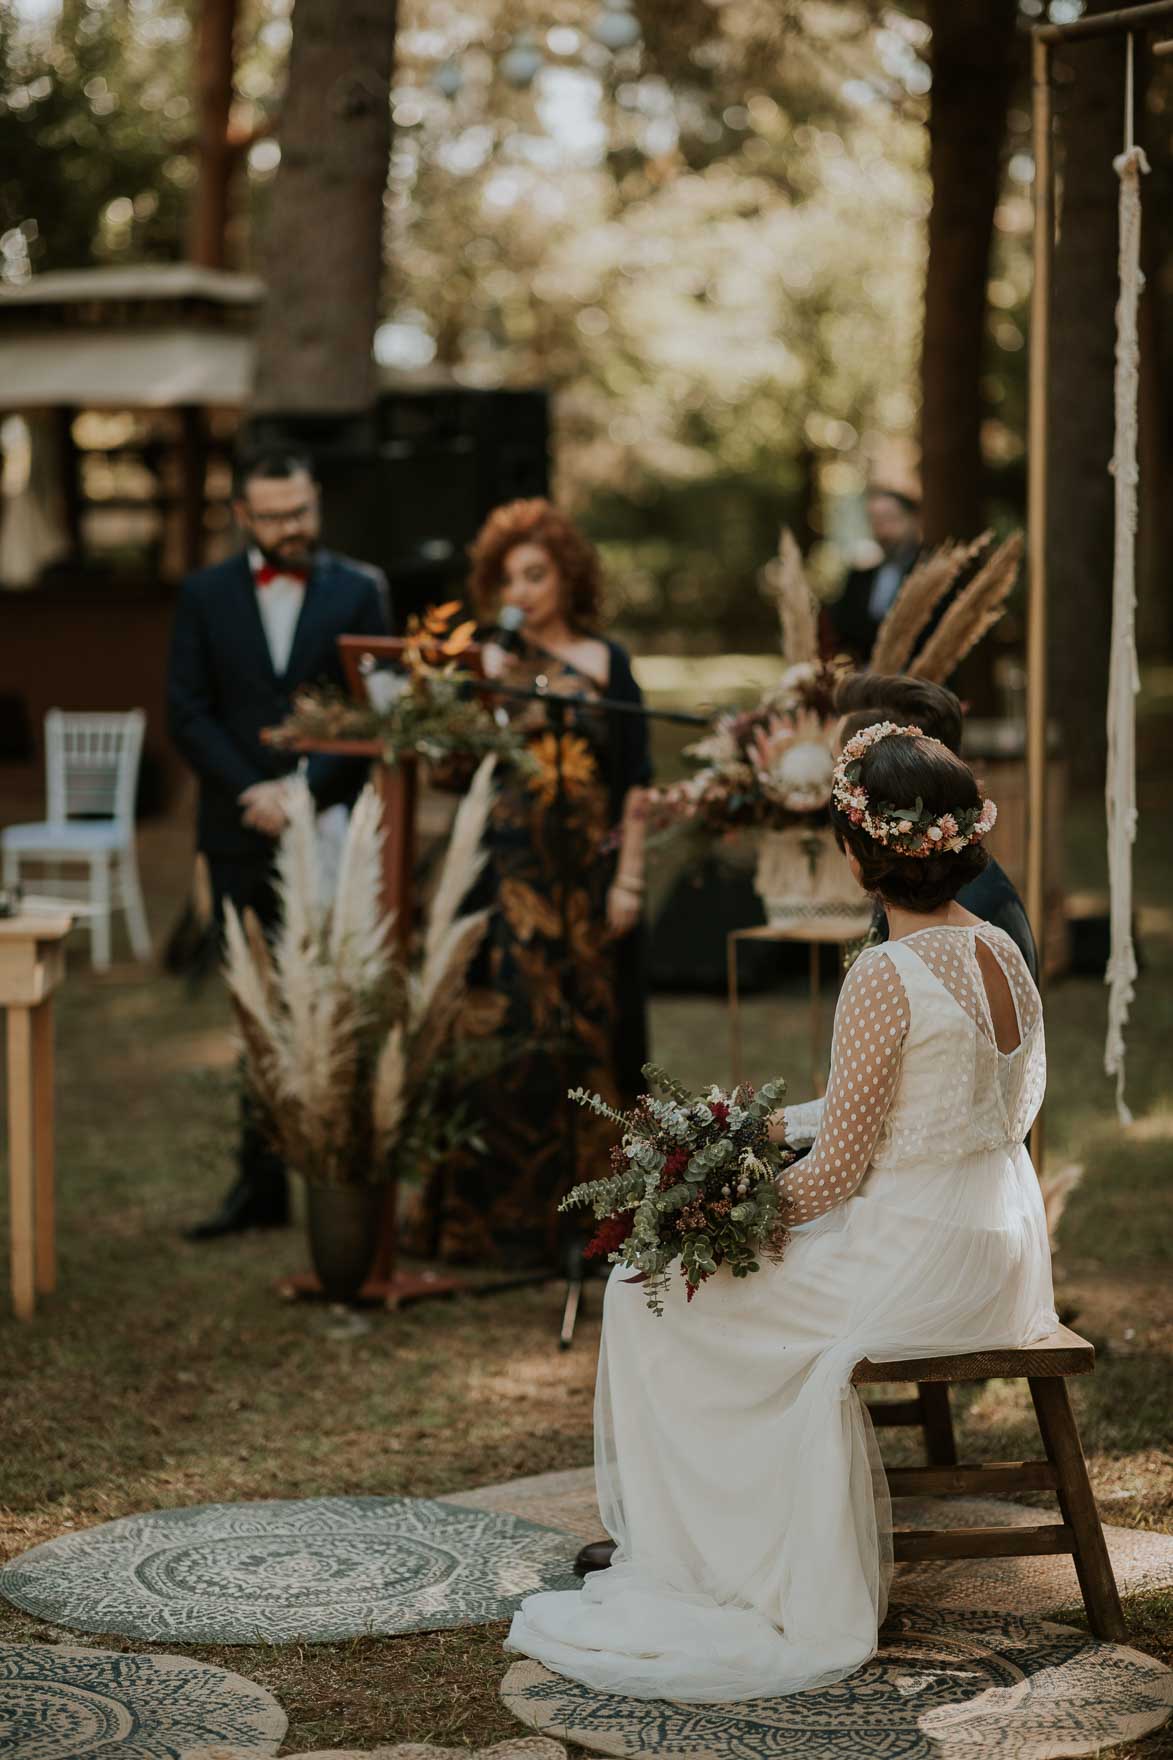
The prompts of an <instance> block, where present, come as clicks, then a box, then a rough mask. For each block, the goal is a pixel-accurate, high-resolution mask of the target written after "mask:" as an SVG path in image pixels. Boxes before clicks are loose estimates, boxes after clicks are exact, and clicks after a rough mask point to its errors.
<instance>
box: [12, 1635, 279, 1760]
mask: <svg viewBox="0 0 1173 1760" xmlns="http://www.w3.org/2000/svg"><path fill="white" fill-rule="evenodd" d="M285 1728H286V1717H285V1713H284V1712H283V1711H282V1709H281V1707H280V1706H279V1705H278V1703H277V1701H276V1699H274V1698H273V1696H272V1694H271V1693H267V1692H266V1691H265V1690H264V1688H263V1687H258V1686H256V1685H255V1684H254V1683H253V1682H252V1681H246V1680H242V1679H241V1677H240V1675H238V1674H229V1673H228V1672H227V1671H226V1670H225V1669H222V1668H211V1667H209V1666H208V1665H207V1664H206V1663H202V1662H192V1661H191V1659H190V1658H189V1657H186V1656H127V1655H123V1654H121V1653H120V1652H118V1651H114V1650H74V1649H66V1648H63V1647H62V1646H60V1645H57V1644H0V1754H2V1755H11V1756H12V1757H13V1760H183V1757H184V1756H186V1755H188V1754H190V1753H191V1751H192V1750H193V1749H195V1748H206V1747H207V1746H209V1745H210V1744H212V1743H220V1744H224V1743H231V1745H232V1748H233V1751H234V1752H235V1753H238V1754H239V1755H241V1756H242V1757H243V1756H252V1755H255V1756H258V1757H259V1756H261V1755H268V1754H275V1753H276V1752H277V1747H278V1744H279V1743H280V1741H281V1737H282V1736H283V1735H284V1734H285Z"/></svg>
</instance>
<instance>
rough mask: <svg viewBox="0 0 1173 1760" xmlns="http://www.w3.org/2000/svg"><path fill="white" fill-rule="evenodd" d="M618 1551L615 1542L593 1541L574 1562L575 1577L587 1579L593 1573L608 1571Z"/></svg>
mask: <svg viewBox="0 0 1173 1760" xmlns="http://www.w3.org/2000/svg"><path fill="white" fill-rule="evenodd" d="M617 1550H618V1549H617V1547H616V1545H615V1542H614V1540H592V1541H591V1543H590V1545H589V1546H584V1547H583V1549H582V1551H581V1552H580V1553H579V1555H578V1557H577V1558H576V1559H575V1561H574V1574H575V1576H577V1577H585V1576H587V1575H589V1573H590V1572H591V1571H605V1570H607V1569H608V1568H609V1566H610V1563H611V1560H612V1559H613V1558H614V1556H615V1553H616V1551H617Z"/></svg>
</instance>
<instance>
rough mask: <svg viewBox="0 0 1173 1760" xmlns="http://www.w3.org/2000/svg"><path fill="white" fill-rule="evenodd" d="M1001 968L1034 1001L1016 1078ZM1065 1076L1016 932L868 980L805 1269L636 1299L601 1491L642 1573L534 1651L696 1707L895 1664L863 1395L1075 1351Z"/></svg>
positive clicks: (847, 1028)
mask: <svg viewBox="0 0 1173 1760" xmlns="http://www.w3.org/2000/svg"><path fill="white" fill-rule="evenodd" d="M979 940H980V942H981V943H983V944H984V947H985V949H987V950H988V953H987V956H986V957H987V959H988V957H989V956H990V955H992V956H993V958H994V959H995V960H996V961H997V965H998V966H999V967H1000V968H1001V971H1002V973H1003V974H1004V976H1005V978H1006V980H1007V982H1008V984H1009V986H1010V992H1011V995H1012V997H1013V1000H1014V1004H1015V1012H1016V1016H1017V1023H1018V1038H1019V1043H1018V1046H1017V1048H1016V1049H1015V1050H1013V1051H1010V1052H1003V1051H1000V1050H999V1049H998V1046H997V1043H996V1040H995V1035H994V1027H993V1023H992V1019H991V1013H990V1007H989V1003H988V1000H987V992H986V982H985V979H984V977H983V974H982V969H981V965H980V963H979V947H978V943H979ZM994 981H996V974H995V980H994ZM1045 1075H1046V1061H1045V1052H1044V1047H1043V1028H1042V1012H1041V1007H1040V1003H1039V997H1038V992H1037V991H1036V990H1035V987H1034V985H1033V984H1032V982H1031V979H1030V976H1029V974H1028V972H1027V969H1026V965H1025V963H1024V961H1023V959H1022V955H1021V954H1020V953H1019V952H1018V949H1017V948H1016V947H1015V945H1014V943H1013V942H1012V941H1011V940H1010V938H1009V936H1007V935H1005V934H1004V933H1003V932H1002V931H1001V930H998V929H993V928H990V927H989V926H987V925H985V924H982V925H980V926H978V927H977V928H952V927H944V928H936V927H934V928H929V929H923V930H921V931H919V932H918V933H916V934H912V935H909V936H907V937H905V938H904V939H903V940H900V941H895V942H888V943H886V944H884V945H883V946H881V947H876V948H873V949H871V950H870V951H868V952H866V953H864V954H863V955H862V956H861V957H860V958H859V959H858V960H857V961H856V963H855V965H854V966H853V967H852V969H851V971H850V972H849V973H848V976H847V978H846V980H845V982H844V985H843V990H842V993H841V996H840V999H839V1005H838V1008H837V1010H836V1014H835V1035H834V1043H833V1046H832V1058H831V1073H830V1079H829V1082H828V1087H827V1096H826V1100H825V1102H812V1103H811V1106H810V1107H797V1108H793V1109H791V1110H789V1111H788V1113H787V1134H788V1137H789V1138H790V1140H791V1141H794V1140H795V1139H796V1138H797V1137H798V1136H799V1135H800V1131H801V1126H802V1124H803V1122H804V1118H803V1115H804V1114H807V1115H809V1114H810V1112H811V1111H812V1110H813V1111H814V1113H815V1115H816V1117H817V1121H818V1122H817V1130H816V1132H815V1134H814V1145H813V1148H812V1149H811V1152H810V1155H809V1156H808V1157H806V1158H805V1159H804V1160H801V1161H799V1162H798V1163H796V1165H795V1166H794V1168H793V1169H791V1171H790V1173H789V1174H788V1175H787V1185H788V1189H789V1190H790V1191H791V1193H792V1195H793V1197H794V1199H795V1202H796V1213H797V1215H799V1216H800V1217H802V1218H803V1219H804V1220H803V1222H802V1226H800V1227H799V1228H797V1229H796V1231H795V1232H794V1234H793V1235H792V1236H791V1239H790V1243H789V1245H788V1247H787V1251H786V1257H785V1259H784V1261H783V1263H782V1264H780V1265H776V1266H775V1265H768V1264H765V1265H763V1268H762V1270H761V1271H760V1272H758V1273H755V1274H754V1275H752V1276H750V1277H748V1278H745V1279H740V1280H738V1279H734V1278H733V1277H732V1276H729V1275H728V1274H726V1273H721V1272H719V1273H718V1274H717V1276H716V1277H714V1278H712V1279H710V1281H709V1282H708V1283H706V1284H705V1285H704V1286H703V1288H702V1289H701V1291H700V1293H699V1295H698V1296H697V1298H696V1300H695V1301H694V1302H693V1303H692V1305H691V1306H688V1305H686V1302H685V1296H684V1287H683V1282H682V1280H680V1279H679V1278H674V1279H673V1283H672V1286H671V1288H670V1290H669V1292H668V1296H667V1298H666V1303H665V1313H664V1315H663V1316H662V1317H657V1316H655V1315H654V1314H651V1313H649V1311H648V1309H647V1307H646V1306H645V1302H644V1293H643V1290H642V1288H641V1287H640V1286H639V1285H638V1284H632V1283H631V1282H630V1281H628V1279H629V1276H630V1274H629V1273H627V1272H625V1271H624V1270H623V1268H621V1267H616V1270H615V1272H614V1273H613V1274H612V1277H611V1279H610V1282H609V1283H608V1286H607V1295H606V1303H605V1308H604V1321H603V1340H602V1348H601V1355H600V1361H599V1375H598V1388H597V1393H596V1402H595V1469H596V1478H597V1483H598V1493H599V1505H600V1509H601V1511H602V1516H603V1522H604V1525H605V1526H606V1528H607V1530H608V1532H609V1533H610V1534H611V1535H612V1536H613V1538H614V1539H615V1540H616V1541H617V1542H618V1547H619V1549H618V1551H617V1553H616V1556H615V1562H614V1563H613V1564H612V1566H611V1568H610V1569H609V1570H605V1571H598V1572H595V1573H593V1574H592V1575H590V1576H589V1577H588V1578H587V1579H586V1582H585V1583H584V1585H583V1588H582V1590H581V1591H570V1592H560V1593H546V1594H539V1595H531V1596H530V1597H529V1598H528V1599H527V1600H526V1601H525V1603H524V1604H523V1606H522V1608H521V1610H520V1612H519V1613H518V1614H517V1615H516V1617H515V1618H514V1621H513V1626H512V1629H511V1631H510V1634H509V1638H508V1645H509V1647H510V1648H511V1649H514V1650H518V1651H520V1652H522V1654H524V1655H526V1656H531V1657H535V1658H537V1660H538V1661H540V1662H543V1663H545V1664H547V1666H548V1667H550V1668H552V1669H554V1670H555V1671H556V1672H557V1673H559V1674H562V1675H567V1676H569V1677H570V1678H571V1679H573V1680H577V1681H581V1682H584V1683H585V1684H586V1685H588V1686H590V1687H593V1688H596V1689H598V1690H599V1691H601V1692H609V1693H618V1694H624V1695H627V1696H629V1697H634V1698H641V1699H643V1698H666V1699H677V1700H688V1701H693V1702H705V1701H716V1700H738V1699H746V1698H755V1697H763V1696H772V1695H776V1694H782V1693H795V1692H799V1691H801V1690H802V1689H803V1688H806V1687H817V1686H823V1685H826V1684H827V1683H829V1682H832V1681H836V1680H840V1679H842V1678H843V1677H844V1676H845V1675H849V1674H851V1673H852V1671H853V1670H855V1669H857V1668H859V1667H860V1665H861V1664H862V1663H864V1662H866V1661H867V1660H868V1658H869V1657H870V1656H871V1655H872V1654H873V1653H874V1651H875V1648H876V1632H877V1627H878V1626H879V1624H880V1622H881V1621H882V1619H883V1617H884V1612H885V1607H886V1601H887V1589H888V1581H889V1577H890V1575H891V1556H892V1552H891V1536H890V1530H891V1521H890V1510H889V1505H888V1498H887V1491H886V1488H885V1483H884V1477H883V1470H882V1468H881V1467H880V1465H879V1456H878V1454H877V1452H876V1448H875V1442H874V1438H873V1435H872V1427H871V1421H870V1419H869V1418H868V1417H867V1415H866V1411H865V1408H864V1406H863V1403H862V1402H861V1400H860V1399H859V1397H858V1395H857V1394H856V1392H855V1390H854V1389H853V1388H852V1386H851V1372H852V1369H853V1368H854V1366H855V1364H856V1363H857V1362H859V1361H860V1359H861V1358H863V1357H871V1358H872V1359H874V1360H876V1361H881V1360H884V1359H891V1358H909V1357H916V1356H928V1355H946V1354H952V1353H956V1352H961V1351H978V1350H984V1349H986V1348H988V1347H998V1346H1002V1347H1007V1346H1018V1345H1024V1344H1027V1343H1029V1342H1030V1341H1031V1340H1033V1339H1036V1338H1040V1337H1043V1336H1045V1335H1046V1334H1047V1333H1050V1332H1052V1331H1053V1330H1054V1329H1055V1327H1056V1326H1057V1324H1058V1321H1057V1319H1056V1315H1055V1312H1054V1306H1053V1295H1052V1288H1051V1265H1050V1253H1049V1249H1048V1244H1047V1229H1046V1221H1045V1218H1044V1214H1043V1205H1042V1200H1041V1196H1040V1192H1039V1188H1038V1182H1037V1180H1036V1178H1035V1173H1034V1169H1033V1167H1032V1166H1031V1162H1030V1157H1029V1156H1028V1154H1027V1152H1026V1149H1025V1147H1024V1141H1025V1138H1026V1135H1027V1132H1028V1130H1029V1128H1030V1125H1031V1122H1032V1121H1033V1119H1034V1116H1035V1114H1036V1113H1037V1111H1038V1108H1039V1104H1040V1102H1041V1099H1042V1095H1043V1087H1044V1083H1045ZM807 1140H809V1136H808V1138H807Z"/></svg>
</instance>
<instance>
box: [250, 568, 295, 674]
mask: <svg viewBox="0 0 1173 1760" xmlns="http://www.w3.org/2000/svg"><path fill="white" fill-rule="evenodd" d="M248 560H249V566H250V568H251V569H252V571H253V580H254V582H255V580H256V577H257V571H258V570H259V569H261V568H263V567H264V566H265V559H264V557H263V556H262V555H261V553H260V551H259V550H250V551H249V553H248ZM253 590H254V592H255V593H256V595H257V609H258V611H259V612H260V614H261V623H262V625H263V626H264V631H265V640H266V641H267V642H268V644H269V657H270V659H271V660H272V662H273V671H274V672H275V673H276V674H277V676H278V677H280V676H281V674H282V673H283V672H284V671H285V669H286V667H287V666H288V665H289V656H290V654H291V652H292V650H293V637H294V632H295V631H296V629H297V620H298V618H299V617H300V616H301V608H302V604H303V603H304V601H305V582H304V581H303V580H300V579H299V578H298V577H297V576H296V575H291V574H278V575H275V576H274V578H273V579H272V580H271V581H268V582H266V584H265V585H264V586H263V587H254V589H253Z"/></svg>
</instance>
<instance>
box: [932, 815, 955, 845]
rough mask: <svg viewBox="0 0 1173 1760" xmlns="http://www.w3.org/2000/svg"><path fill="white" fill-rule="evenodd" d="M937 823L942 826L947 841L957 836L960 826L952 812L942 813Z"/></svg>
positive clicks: (942, 833)
mask: <svg viewBox="0 0 1173 1760" xmlns="http://www.w3.org/2000/svg"><path fill="white" fill-rule="evenodd" d="M937 823H938V825H939V826H940V827H941V836H942V837H943V838H945V839H946V840H947V841H948V840H950V839H952V838H954V837H956V836H957V833H958V830H959V829H960V828H959V826H958V824H957V820H956V819H955V818H954V817H953V815H952V813H942V814H941V817H940V818H939V819H938V820H937Z"/></svg>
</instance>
